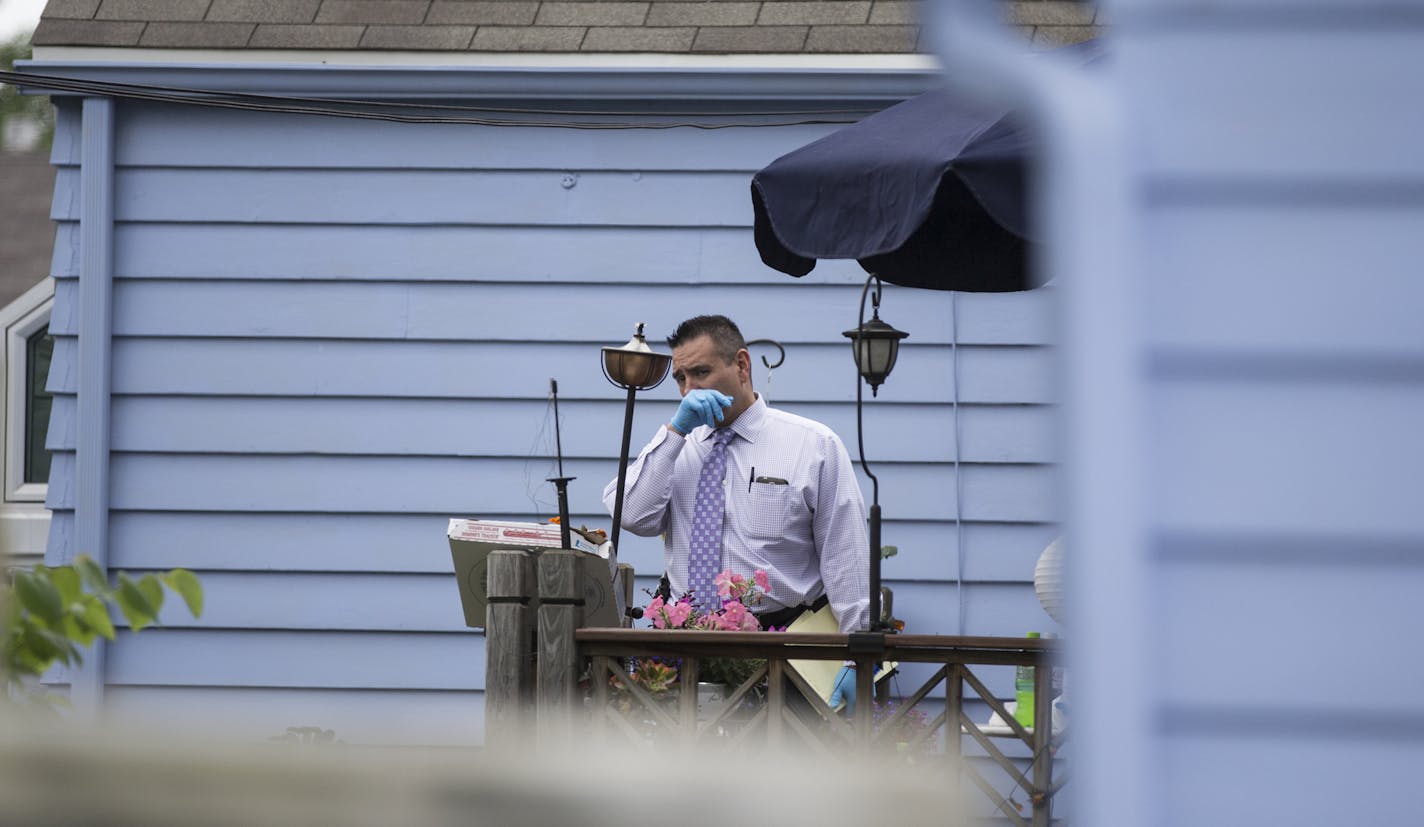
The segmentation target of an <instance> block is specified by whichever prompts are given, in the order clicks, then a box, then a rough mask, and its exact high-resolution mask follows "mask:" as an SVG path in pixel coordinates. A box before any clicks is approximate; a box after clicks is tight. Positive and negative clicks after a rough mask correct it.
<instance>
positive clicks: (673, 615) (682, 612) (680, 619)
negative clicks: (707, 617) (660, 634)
mask: <svg viewBox="0 0 1424 827" xmlns="http://www.w3.org/2000/svg"><path fill="white" fill-rule="evenodd" d="M691 616H692V604H691V603H688V602H687V601H685V600H684V601H682V602H681V603H678V604H676V605H675V606H673V607H672V608H671V609H669V610H667V624H668V625H669V626H671V627H673V628H680V627H681V626H682V625H683V624H685V623H687V619H688V618H689V617H691ZM658 628H662V627H661V626H659V627H658Z"/></svg>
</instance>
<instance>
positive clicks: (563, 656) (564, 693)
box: [535, 549, 583, 746]
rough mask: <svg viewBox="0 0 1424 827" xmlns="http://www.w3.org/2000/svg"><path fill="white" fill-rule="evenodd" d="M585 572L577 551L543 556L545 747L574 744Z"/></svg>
mask: <svg viewBox="0 0 1424 827" xmlns="http://www.w3.org/2000/svg"><path fill="white" fill-rule="evenodd" d="M582 575H583V570H582V568H581V567H580V566H579V559H578V552H575V551H569V550H567V549H558V550H551V551H546V552H544V553H543V554H541V555H540V556H539V634H538V641H539V647H538V648H539V657H538V663H539V677H538V680H537V687H536V690H535V696H536V698H537V701H538V731H539V743H540V744H541V745H554V746H558V745H561V744H568V743H570V742H572V740H573V724H574V715H573V712H574V696H575V690H576V688H577V685H578V678H579V668H578V665H579V664H578V647H577V644H576V643H575V641H574V631H575V630H576V629H578V628H579V626H580V625H581V624H582V623H583V577H582Z"/></svg>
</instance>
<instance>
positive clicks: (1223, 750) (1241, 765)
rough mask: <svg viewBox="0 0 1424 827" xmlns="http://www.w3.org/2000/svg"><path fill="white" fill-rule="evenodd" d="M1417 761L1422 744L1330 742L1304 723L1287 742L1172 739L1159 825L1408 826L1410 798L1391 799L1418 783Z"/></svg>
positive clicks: (1338, 734)
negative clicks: (1398, 792)
mask: <svg viewBox="0 0 1424 827" xmlns="http://www.w3.org/2000/svg"><path fill="white" fill-rule="evenodd" d="M1414 731H1415V732H1417V730H1414ZM1418 755H1419V740H1418V737H1417V735H1416V736H1415V737H1413V738H1410V737H1401V735H1400V734H1393V733H1389V732H1388V731H1387V728H1382V727H1369V728H1364V727H1362V728H1360V729H1358V730H1357V731H1356V732H1355V733H1351V732H1348V731H1343V732H1342V731H1340V729H1339V728H1337V727H1330V728H1329V730H1328V731H1327V732H1325V733H1322V732H1320V731H1319V730H1318V729H1317V728H1316V727H1312V726H1310V724H1309V723H1307V722H1302V725H1301V726H1300V727H1298V728H1297V730H1296V731H1295V732H1293V733H1290V734H1288V735H1284V736H1283V737H1271V736H1269V735H1260V734H1256V733H1252V732H1232V731H1231V730H1230V729H1229V728H1227V729H1213V730H1212V731H1211V732H1209V733H1201V734H1188V735H1181V736H1177V737H1167V738H1163V739H1162V742H1161V754H1160V764H1159V765H1158V770H1159V771H1160V772H1161V774H1162V776H1163V777H1165V778H1170V779H1173V781H1172V783H1170V784H1166V785H1164V788H1163V797H1162V800H1161V801H1160V806H1161V809H1160V812H1161V814H1162V817H1161V820H1160V821H1158V822H1155V823H1158V824H1162V825H1170V826H1171V827H1194V825H1201V824H1212V825H1221V826H1222V827H1237V826H1238V825H1239V826H1240V827H1247V825H1260V824H1360V825H1364V824H1403V823H1408V822H1409V821H1410V820H1411V819H1412V816H1409V815H1408V814H1407V813H1408V811H1409V810H1410V809H1411V805H1410V804H1409V803H1408V800H1407V799H1408V796H1407V795H1405V796H1403V797H1401V796H1399V795H1394V794H1392V793H1391V792H1390V791H1394V790H1409V789H1412V788H1413V786H1414V785H1415V784H1416V783H1418V780H1417V776H1418V773H1417V766H1418ZM1380 790H1384V791H1385V792H1383V793H1380V792H1378V791H1380ZM1287 791H1288V794H1287Z"/></svg>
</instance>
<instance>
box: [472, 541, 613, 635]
mask: <svg viewBox="0 0 1424 827" xmlns="http://www.w3.org/2000/svg"><path fill="white" fill-rule="evenodd" d="M446 535H447V536H448V537H449V540H450V556H451V557H452V558H453V559H454V561H455V580H456V582H457V584H458V585H459V588H460V605H461V606H462V607H463V608H464V610H465V625H466V626H471V627H473V628H476V629H483V628H484V625H485V609H486V607H487V606H488V605H489V601H488V600H487V599H486V590H487V588H488V576H489V574H488V566H489V553H490V552H491V551H494V550H496V549H516V550H519V551H528V552H533V553H535V554H538V553H539V552H541V551H544V550H545V549H556V548H563V546H564V542H563V539H562V537H561V532H560V530H559V527H558V526H557V525H552V524H550V523H516V522H501V521H498V520H471V519H458V518H456V519H451V520H450V526H449V528H448V529H447V531H446ZM569 543H570V545H571V546H572V548H573V549H574V551H578V552H582V553H581V554H580V560H581V562H582V563H583V592H584V594H583V601H584V625H585V626H618V625H620V623H619V618H621V617H622V616H623V608H624V607H622V606H620V605H619V601H618V595H617V593H616V592H615V590H614V588H613V574H614V572H615V570H616V568H617V564H618V561H617V559H616V558H615V557H614V556H613V544H612V543H607V542H605V543H604V544H602V545H595V544H593V543H591V542H589V541H588V540H586V539H585V538H584V537H583V535H581V534H579V533H578V532H577V531H570V532H569ZM538 605H539V601H538V598H537V597H536V598H535V599H533V600H532V601H530V607H531V608H532V609H535V610H537V609H538Z"/></svg>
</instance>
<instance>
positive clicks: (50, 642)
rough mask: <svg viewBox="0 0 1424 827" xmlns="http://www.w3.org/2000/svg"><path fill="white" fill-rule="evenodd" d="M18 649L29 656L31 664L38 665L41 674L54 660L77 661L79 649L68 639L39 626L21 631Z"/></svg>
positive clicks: (27, 627)
mask: <svg viewBox="0 0 1424 827" xmlns="http://www.w3.org/2000/svg"><path fill="white" fill-rule="evenodd" d="M20 647H21V648H22V649H23V650H25V651H26V652H28V653H29V654H30V655H31V657H32V660H31V662H32V663H34V664H36V665H38V666H39V668H40V671H41V672H43V671H44V670H45V669H48V668H49V666H50V664H52V663H54V662H55V661H56V660H62V661H64V662H65V663H72V662H74V661H77V660H78V659H79V648H78V647H76V646H75V645H74V644H73V643H72V642H71V641H70V640H69V638H67V637H65V636H64V635H59V634H55V633H54V632H51V631H50V630H48V629H43V628H40V627H39V626H33V625H31V626H26V627H25V628H24V629H22V630H21V632H20Z"/></svg>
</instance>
